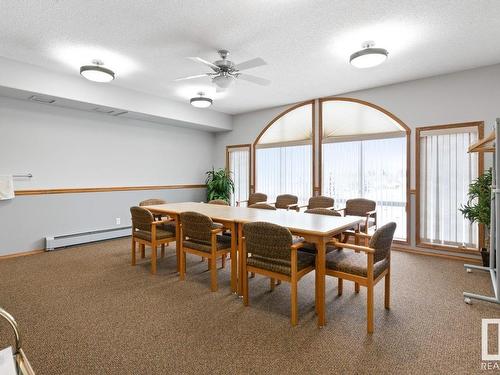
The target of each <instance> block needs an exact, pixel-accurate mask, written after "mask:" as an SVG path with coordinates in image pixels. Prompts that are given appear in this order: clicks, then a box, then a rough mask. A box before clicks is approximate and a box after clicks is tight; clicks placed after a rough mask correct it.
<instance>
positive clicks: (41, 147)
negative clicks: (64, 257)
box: [0, 97, 215, 255]
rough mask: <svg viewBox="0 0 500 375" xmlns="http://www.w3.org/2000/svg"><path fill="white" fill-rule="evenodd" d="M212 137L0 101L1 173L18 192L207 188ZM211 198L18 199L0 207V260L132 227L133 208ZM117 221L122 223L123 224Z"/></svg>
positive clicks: (146, 194) (169, 193)
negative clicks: (60, 240)
mask: <svg viewBox="0 0 500 375" xmlns="http://www.w3.org/2000/svg"><path fill="white" fill-rule="evenodd" d="M214 139H215V136H214V134H213V133H208V132H204V131H200V130H194V129H186V128H180V127H175V126H168V125H161V124H155V123H151V122H145V121H139V120H131V119H125V118H119V117H111V116H106V115H102V114H98V113H91V112H85V111H80V110H73V109H66V108H60V107H54V106H50V105H44V104H38V103H33V102H29V101H23V100H17V99H10V98H5V97H0V174H24V173H33V175H34V177H33V178H32V179H15V181H14V184H15V189H16V190H24V189H45V188H74V187H112V186H138V185H176V184H202V183H203V182H204V177H205V176H204V173H205V171H206V170H208V169H210V168H211V167H212V164H213V163H212V155H213V150H214ZM151 197H160V198H165V199H167V200H168V201H190V200H194V201H200V200H204V197H205V190H204V189H182V190H155V191H125V192H99V193H78V194H55V195H33V196H18V197H16V198H14V199H13V200H10V201H0V228H1V229H0V255H5V254H10V253H16V252H23V251H29V250H33V249H40V248H43V247H44V242H43V239H44V238H45V236H47V235H60V234H71V233H78V232H82V231H88V230H97V229H105V228H113V227H122V226H126V225H129V224H130V213H129V211H128V209H129V207H130V206H131V205H135V204H137V203H138V202H139V201H140V200H143V199H146V198H151ZM116 218H120V219H121V224H120V225H119V226H117V225H116Z"/></svg>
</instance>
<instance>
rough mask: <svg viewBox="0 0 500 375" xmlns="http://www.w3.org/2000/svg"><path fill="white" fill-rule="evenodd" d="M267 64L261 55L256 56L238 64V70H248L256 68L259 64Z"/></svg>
mask: <svg viewBox="0 0 500 375" xmlns="http://www.w3.org/2000/svg"><path fill="white" fill-rule="evenodd" d="M262 65H267V63H266V62H265V61H264V60H263V59H261V58H260V57H256V58H255V59H251V60H247V61H244V62H242V63H239V64H237V65H236V69H238V70H246V69H252V68H256V67H258V66H262Z"/></svg>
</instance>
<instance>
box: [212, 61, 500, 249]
mask: <svg viewBox="0 0 500 375" xmlns="http://www.w3.org/2000/svg"><path fill="white" fill-rule="evenodd" d="M338 96H345V97H351V98H358V99H362V100H366V101H368V102H371V103H374V104H377V105H379V106H381V107H383V108H385V109H386V110H388V111H390V112H392V113H393V114H394V115H396V116H398V117H399V118H400V119H401V120H402V121H403V122H405V123H406V125H408V126H409V127H410V128H411V129H412V134H411V150H410V155H411V181H410V186H411V188H412V189H413V188H414V187H415V160H414V158H415V154H414V152H415V138H414V137H415V132H414V129H415V128H416V127H420V126H427V125H439V124H448V123H459V122H468V121H485V125H486V131H489V130H490V129H492V127H493V124H494V121H495V118H496V117H500V65H493V66H489V67H485V68H479V69H473V70H468V71H463V72H458V73H453V74H448V75H442V76H437V77H431V78H426V79H420V80H415V81H410V82H405V83H400V84H395V85H391V86H384V87H378V88H374V89H370V90H363V91H357V92H351V93H345V94H342V95H338ZM289 106H290V105H287V106H281V107H276V108H271V109H266V110H262V111H256V112H251V113H245V114H241V115H236V116H234V119H233V131H231V132H224V133H218V134H217V135H216V140H215V152H216V153H215V165H216V166H223V165H224V164H225V146H226V145H231V144H241V143H253V142H254V140H255V138H256V137H257V135H258V134H259V133H260V131H261V130H262V129H263V128H264V126H266V125H267V123H268V122H269V121H270V120H272V119H273V117H275V116H276V115H277V114H279V113H280V112H282V111H283V110H285V109H286V108H288V107H289ZM486 164H487V165H488V164H489V159H487V160H486ZM411 212H412V214H411V236H410V239H411V242H412V244H413V245H414V237H415V235H414V223H415V202H414V197H413V196H412V201H411Z"/></svg>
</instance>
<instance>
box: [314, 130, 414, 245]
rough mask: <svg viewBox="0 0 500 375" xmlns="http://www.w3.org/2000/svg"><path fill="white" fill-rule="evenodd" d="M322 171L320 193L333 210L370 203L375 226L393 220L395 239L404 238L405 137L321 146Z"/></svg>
mask: <svg viewBox="0 0 500 375" xmlns="http://www.w3.org/2000/svg"><path fill="white" fill-rule="evenodd" d="M322 168H323V170H322V174H323V187H322V192H323V194H324V195H328V196H331V197H333V198H334V199H335V207H336V208H343V207H345V203H346V201H347V200H348V199H352V198H367V199H371V200H374V201H375V202H377V223H378V225H379V226H380V225H383V224H385V223H387V222H390V221H394V222H396V224H397V228H396V233H395V235H394V236H395V238H397V239H401V240H405V239H406V184H407V181H406V138H401V137H399V138H386V139H369V140H360V141H346V142H332V143H324V144H323V166H322Z"/></svg>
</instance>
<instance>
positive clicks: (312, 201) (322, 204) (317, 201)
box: [299, 195, 335, 210]
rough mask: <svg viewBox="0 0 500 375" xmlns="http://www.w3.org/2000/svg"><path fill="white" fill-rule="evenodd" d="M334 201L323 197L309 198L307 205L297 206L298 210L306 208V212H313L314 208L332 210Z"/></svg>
mask: <svg viewBox="0 0 500 375" xmlns="http://www.w3.org/2000/svg"><path fill="white" fill-rule="evenodd" d="M334 203H335V200H334V199H333V198H330V197H325V196H324V195H319V196H317V197H311V198H309V202H308V204H307V205H304V206H299V209H301V208H304V207H306V208H307V210H313V209H315V208H328V209H330V210H333V205H334Z"/></svg>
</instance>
